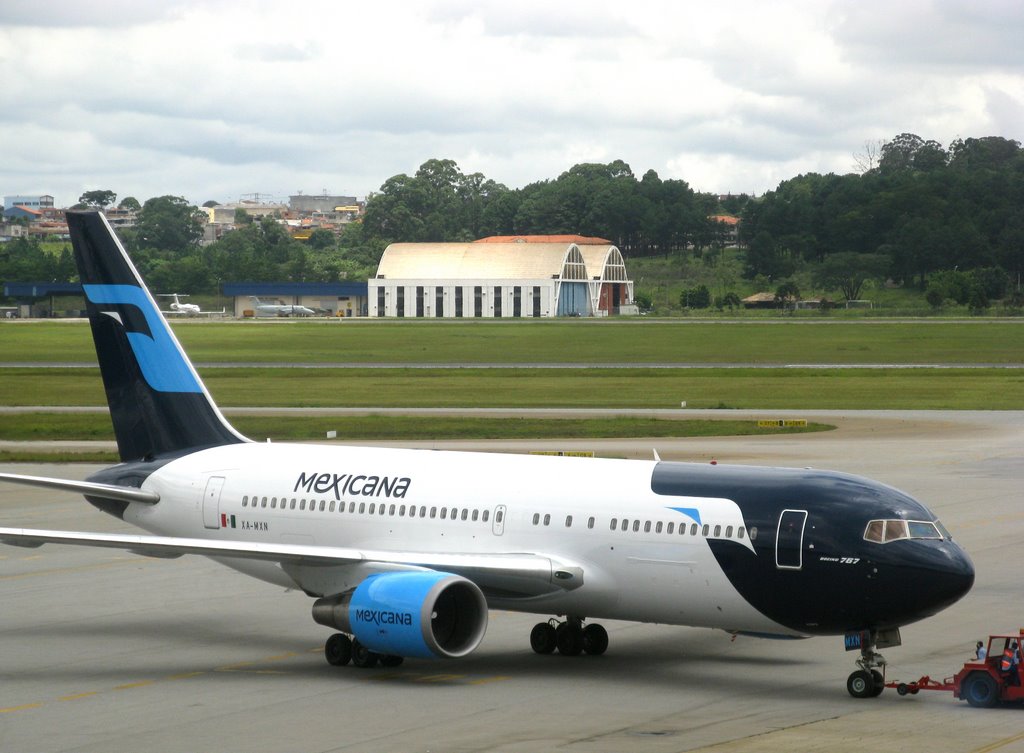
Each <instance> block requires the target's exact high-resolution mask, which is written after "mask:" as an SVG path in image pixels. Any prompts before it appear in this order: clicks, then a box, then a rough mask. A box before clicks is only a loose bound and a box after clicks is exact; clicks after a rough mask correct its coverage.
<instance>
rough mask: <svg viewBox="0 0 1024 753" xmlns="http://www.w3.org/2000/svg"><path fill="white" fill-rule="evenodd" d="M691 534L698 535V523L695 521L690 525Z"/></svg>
mask: <svg viewBox="0 0 1024 753" xmlns="http://www.w3.org/2000/svg"><path fill="white" fill-rule="evenodd" d="M690 535H691V536H696V535H697V524H696V523H694V524H693V525H691V526H690Z"/></svg>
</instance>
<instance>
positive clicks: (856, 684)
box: [846, 640, 885, 698]
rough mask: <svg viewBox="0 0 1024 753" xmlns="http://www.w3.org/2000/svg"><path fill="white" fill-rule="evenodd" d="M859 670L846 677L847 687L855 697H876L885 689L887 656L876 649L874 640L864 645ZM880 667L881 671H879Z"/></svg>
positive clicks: (861, 650)
mask: <svg viewBox="0 0 1024 753" xmlns="http://www.w3.org/2000/svg"><path fill="white" fill-rule="evenodd" d="M856 663H857V667H858V669H857V671H856V672H853V673H852V674H851V675H850V676H849V677H847V678H846V689H847V690H848V691H849V692H850V695H852V696H853V697H854V698H874V697H875V696H878V695H880V694H881V693H882V691H883V690H884V689H885V657H884V656H882V655H881V654H880V653H878V652H877V651H875V645H874V641H873V640H872V642H871V645H863V646H861V649H860V658H859V659H857V662H856ZM879 668H880V669H881V671H879Z"/></svg>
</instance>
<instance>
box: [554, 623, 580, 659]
mask: <svg viewBox="0 0 1024 753" xmlns="http://www.w3.org/2000/svg"><path fill="white" fill-rule="evenodd" d="M555 643H556V644H557V645H558V653H560V654H562V655H563V656H579V655H580V654H582V653H583V629H582V628H581V627H580V626H579V625H574V624H571V623H568V622H563V623H562V624H561V625H559V626H558V628H557V629H556V630H555Z"/></svg>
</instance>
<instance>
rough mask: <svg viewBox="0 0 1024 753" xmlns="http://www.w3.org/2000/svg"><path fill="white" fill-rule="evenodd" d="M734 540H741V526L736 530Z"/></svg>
mask: <svg viewBox="0 0 1024 753" xmlns="http://www.w3.org/2000/svg"><path fill="white" fill-rule="evenodd" d="M736 538H738V539H742V538H743V526H740V527H739V528H737V529H736Z"/></svg>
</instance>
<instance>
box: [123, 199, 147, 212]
mask: <svg viewBox="0 0 1024 753" xmlns="http://www.w3.org/2000/svg"><path fill="white" fill-rule="evenodd" d="M118 207H120V208H121V209H128V210H130V211H133V212H138V211H139V210H140V209H142V204H140V203H139V200H138V199H136V198H135V197H134V196H125V197H124V198H123V199H121V203H120V204H118Z"/></svg>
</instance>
